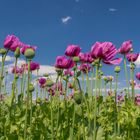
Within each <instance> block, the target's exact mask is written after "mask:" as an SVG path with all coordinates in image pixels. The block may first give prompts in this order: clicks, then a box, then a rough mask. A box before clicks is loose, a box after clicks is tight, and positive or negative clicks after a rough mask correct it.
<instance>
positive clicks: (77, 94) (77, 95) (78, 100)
mask: <svg viewBox="0 0 140 140" xmlns="http://www.w3.org/2000/svg"><path fill="white" fill-rule="evenodd" d="M73 98H74V100H75V102H76V103H77V104H81V102H82V100H83V97H82V93H81V92H80V91H79V90H77V91H74V96H73Z"/></svg>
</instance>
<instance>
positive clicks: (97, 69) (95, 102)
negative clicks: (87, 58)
mask: <svg viewBox="0 0 140 140" xmlns="http://www.w3.org/2000/svg"><path fill="white" fill-rule="evenodd" d="M99 65H100V61H99V62H98V64H96V82H95V100H94V138H93V140H96V129H97V128H96V114H97V94H98V90H97V89H98V84H97V83H98V75H99Z"/></svg>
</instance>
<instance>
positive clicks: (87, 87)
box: [86, 70, 91, 97]
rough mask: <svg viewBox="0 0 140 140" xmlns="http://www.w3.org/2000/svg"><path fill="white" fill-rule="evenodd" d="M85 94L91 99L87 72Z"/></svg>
mask: <svg viewBox="0 0 140 140" xmlns="http://www.w3.org/2000/svg"><path fill="white" fill-rule="evenodd" d="M86 92H87V93H88V96H89V97H91V94H90V85H89V75H88V70H87V71H86Z"/></svg>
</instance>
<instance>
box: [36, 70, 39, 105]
mask: <svg viewBox="0 0 140 140" xmlns="http://www.w3.org/2000/svg"><path fill="white" fill-rule="evenodd" d="M38 71H39V69H37V79H38ZM37 99H38V82H37V86H36V100H37ZM36 103H37V102H36Z"/></svg>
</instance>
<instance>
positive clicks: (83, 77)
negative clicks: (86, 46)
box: [82, 72, 85, 92]
mask: <svg viewBox="0 0 140 140" xmlns="http://www.w3.org/2000/svg"><path fill="white" fill-rule="evenodd" d="M84 80H85V78H84V73H83V72H82V91H83V92H84Z"/></svg>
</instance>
